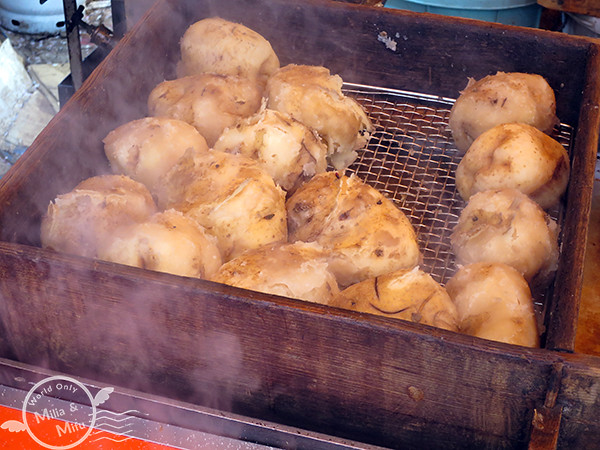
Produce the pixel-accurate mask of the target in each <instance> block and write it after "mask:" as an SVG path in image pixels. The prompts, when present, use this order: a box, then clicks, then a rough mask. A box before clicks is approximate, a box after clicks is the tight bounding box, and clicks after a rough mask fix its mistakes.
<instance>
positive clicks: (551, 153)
mask: <svg viewBox="0 0 600 450" xmlns="http://www.w3.org/2000/svg"><path fill="white" fill-rule="evenodd" d="M569 172H570V163H569V155H568V154H567V151H566V150H565V148H564V147H563V146H562V145H560V143H558V142H557V141H556V140H554V139H552V138H551V137H550V136H548V135H547V134H545V133H542V132H541V131H539V130H538V129H537V128H535V127H532V126H530V125H527V124H523V123H509V124H501V125H497V126H495V127H493V128H490V129H489V130H487V131H485V132H484V133H482V134H481V135H480V136H479V137H478V138H477V139H475V141H473V144H471V146H470V147H469V149H468V150H467V153H465V155H464V156H463V158H462V160H461V161H460V163H459V165H458V167H457V169H456V186H457V188H458V191H459V193H460V195H461V197H462V198H463V199H465V200H468V199H469V198H470V197H471V196H472V195H473V194H475V193H477V192H481V191H485V190H490V189H502V188H514V189H517V190H519V191H520V192H522V193H524V194H526V195H528V196H529V197H530V198H531V199H532V200H534V201H535V202H537V203H538V204H539V205H540V206H541V207H542V208H544V209H548V208H551V207H552V206H555V205H556V204H558V202H559V201H560V198H561V196H562V195H563V193H564V192H565V190H566V189H567V184H568V182H569Z"/></svg>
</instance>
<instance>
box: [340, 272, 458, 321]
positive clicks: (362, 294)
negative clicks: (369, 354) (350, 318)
mask: <svg viewBox="0 0 600 450" xmlns="http://www.w3.org/2000/svg"><path fill="white" fill-rule="evenodd" d="M329 305H330V306H335V307H338V308H343V309H349V310H352V311H358V312H365V313H370V314H376V315H380V316H384V317H394V318H397V319H403V320H408V321H410V322H415V323H422V324H425V325H431V326H434V327H438V328H443V329H446V330H450V331H457V330H458V321H457V312H456V306H455V305H454V303H453V302H452V300H451V299H450V296H449V295H448V293H447V292H446V289H445V288H444V287H443V286H441V285H440V284H439V283H437V282H436V281H435V280H434V279H433V278H432V277H431V275H429V274H427V273H425V272H423V271H422V270H420V269H419V268H418V267H415V268H414V269H410V270H408V269H401V270H397V271H394V272H391V273H388V274H384V275H380V276H378V277H375V278H369V279H367V280H364V281H361V282H360V283H357V284H353V285H352V286H349V287H347V288H346V289H344V290H343V291H342V292H340V294H339V295H338V296H336V297H335V299H334V300H333V301H332V302H331V303H329Z"/></svg>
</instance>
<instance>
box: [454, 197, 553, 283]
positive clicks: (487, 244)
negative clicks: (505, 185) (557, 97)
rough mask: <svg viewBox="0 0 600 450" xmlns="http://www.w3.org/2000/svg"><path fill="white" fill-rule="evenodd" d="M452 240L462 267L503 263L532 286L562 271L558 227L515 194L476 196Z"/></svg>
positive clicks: (529, 202)
mask: <svg viewBox="0 0 600 450" xmlns="http://www.w3.org/2000/svg"><path fill="white" fill-rule="evenodd" d="M450 240H451V243H452V249H453V250H454V253H455V255H456V259H457V262H458V263H459V264H470V263H474V262H488V263H492V262H498V263H504V264H508V265H510V266H513V267H514V268H515V269H517V270H518V271H519V272H520V273H521V274H522V275H523V276H524V277H525V278H526V279H527V280H528V281H532V280H533V279H534V278H537V280H538V282H540V283H541V282H543V281H545V280H547V279H549V277H550V276H551V275H552V274H553V273H554V271H555V270H556V267H557V265H558V226H557V225H556V222H554V221H553V220H552V219H551V218H550V217H549V216H548V215H547V214H546V213H545V212H544V210H543V209H542V208H541V207H540V206H539V205H538V204H537V203H535V202H534V201H533V200H531V199H530V198H529V197H527V196H526V195H525V194H523V193H521V192H519V191H517V190H515V189H501V190H491V191H483V192H479V193H477V194H475V195H473V196H472V197H471V199H470V200H469V203H468V204H467V206H466V207H465V208H464V209H463V211H462V213H461V215H460V217H459V220H458V224H457V225H456V227H455V229H454V231H453V232H452V235H451V237H450Z"/></svg>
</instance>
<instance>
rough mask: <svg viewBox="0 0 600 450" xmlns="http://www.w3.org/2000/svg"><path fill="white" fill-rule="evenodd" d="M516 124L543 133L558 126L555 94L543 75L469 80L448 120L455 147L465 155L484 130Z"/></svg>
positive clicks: (513, 74) (500, 74) (510, 74)
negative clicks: (500, 125) (529, 126)
mask: <svg viewBox="0 0 600 450" xmlns="http://www.w3.org/2000/svg"><path fill="white" fill-rule="evenodd" d="M515 122H520V123H526V124H528V125H531V126H533V127H535V128H537V129H539V130H541V131H543V132H550V131H551V130H552V129H553V128H554V126H555V125H556V124H557V123H558V119H557V117H556V100H555V97H554V91H553V90H552V88H551V87H550V85H549V84H548V82H547V81H546V80H545V79H544V78H543V77H542V76H540V75H535V74H528V73H519V72H508V73H505V72H498V73H496V74H495V75H488V76H487V77H484V78H482V79H480V80H478V81H475V80H474V79H472V78H469V83H468V84H467V87H466V88H465V90H464V91H462V92H461V93H460V96H459V97H458V99H457V100H456V103H455V104H454V106H453V107H452V110H451V111H450V119H449V125H450V130H451V131H452V136H453V137H454V142H455V144H456V147H457V148H458V149H459V150H461V151H463V152H464V151H466V150H467V149H468V148H469V146H470V145H471V144H472V143H473V141H474V140H475V139H476V138H477V137H478V136H479V135H480V134H481V133H483V132H484V131H486V130H489V129H490V128H493V127H494V126H496V125H499V124H502V123H515Z"/></svg>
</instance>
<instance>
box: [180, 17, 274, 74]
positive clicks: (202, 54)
mask: <svg viewBox="0 0 600 450" xmlns="http://www.w3.org/2000/svg"><path fill="white" fill-rule="evenodd" d="M180 48H181V61H180V63H179V66H178V71H179V75H180V76H187V75H197V74H200V73H207V72H208V73H218V74H221V75H235V76H240V77H245V78H251V79H256V80H258V81H259V82H260V83H262V84H264V83H266V81H267V78H268V77H269V76H270V75H271V74H272V73H273V72H275V71H276V70H277V69H279V58H277V55H276V54H275V52H274V51H273V48H272V47H271V44H270V43H269V42H268V41H267V40H266V39H265V38H264V37H262V36H261V35H260V34H258V33H257V32H255V31H253V30H251V29H250V28H248V27H246V26H244V25H242V24H239V23H233V22H229V21H227V20H224V19H221V18H219V17H212V18H209V19H203V20H200V21H199V22H196V23H194V24H192V25H191V26H190V27H189V28H188V29H187V30H186V31H185V33H184V35H183V38H182V39H181V42H180Z"/></svg>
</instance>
